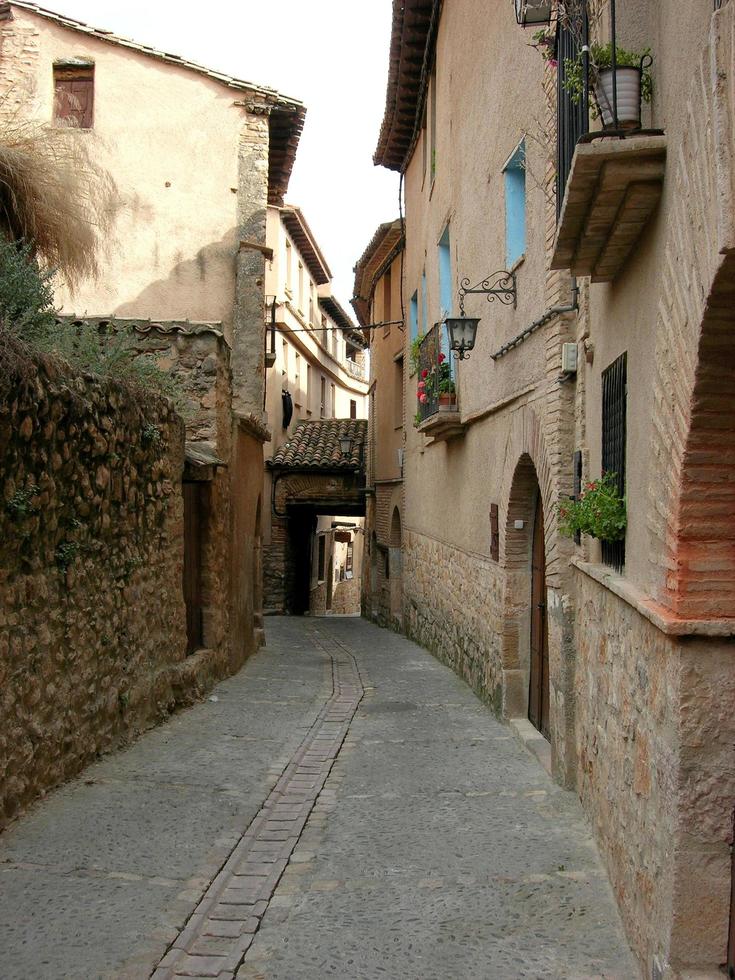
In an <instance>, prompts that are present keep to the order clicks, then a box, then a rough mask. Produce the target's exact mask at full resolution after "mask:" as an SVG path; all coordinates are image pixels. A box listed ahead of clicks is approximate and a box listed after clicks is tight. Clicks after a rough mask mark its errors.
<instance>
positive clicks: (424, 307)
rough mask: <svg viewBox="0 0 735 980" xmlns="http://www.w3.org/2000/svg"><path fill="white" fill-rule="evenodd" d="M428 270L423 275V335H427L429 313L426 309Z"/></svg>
mask: <svg viewBox="0 0 735 980" xmlns="http://www.w3.org/2000/svg"><path fill="white" fill-rule="evenodd" d="M426 302H427V300H426V269H424V271H423V272H422V273H421V333H422V334H424V333H426V325H427V323H428V312H427V309H426Z"/></svg>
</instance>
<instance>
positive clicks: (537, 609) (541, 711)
mask: <svg viewBox="0 0 735 980" xmlns="http://www.w3.org/2000/svg"><path fill="white" fill-rule="evenodd" d="M528 717H529V720H530V721H531V724H532V725H534V726H535V727H536V728H538V730H539V731H540V732H541V734H542V735H543V736H544V738H549V630H548V623H547V619H546V548H545V546H544V510H543V506H542V504H541V495H540V494H539V496H538V499H537V502H536V513H535V516H534V521H533V551H532V554H531V670H530V683H529V692H528Z"/></svg>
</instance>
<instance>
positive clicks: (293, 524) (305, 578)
mask: <svg viewBox="0 0 735 980" xmlns="http://www.w3.org/2000/svg"><path fill="white" fill-rule="evenodd" d="M315 530H316V515H315V514H314V512H313V511H311V510H294V512H293V513H292V514H291V515H290V520H289V531H290V551H291V562H292V567H293V589H292V590H291V612H292V613H293V614H294V615H295V616H303V615H304V614H305V613H307V612H308V611H309V599H310V596H309V586H310V580H311V541H312V534H313V533H314V531H315Z"/></svg>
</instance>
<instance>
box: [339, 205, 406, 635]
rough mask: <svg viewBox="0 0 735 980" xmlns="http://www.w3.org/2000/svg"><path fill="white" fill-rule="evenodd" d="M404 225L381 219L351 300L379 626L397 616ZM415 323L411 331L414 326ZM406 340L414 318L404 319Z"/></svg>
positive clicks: (368, 580) (368, 570)
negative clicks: (362, 348) (366, 368)
mask: <svg viewBox="0 0 735 980" xmlns="http://www.w3.org/2000/svg"><path fill="white" fill-rule="evenodd" d="M402 267H403V229H402V223H401V221H400V220H399V219H396V220H395V221H389V222H385V223H383V224H381V225H380V226H379V227H378V229H377V230H376V232H375V234H374V235H373V237H372V239H371V241H370V242H369V243H368V245H367V247H366V249H365V251H364V252H363V254H362V255H361V256H360V258H359V259H358V261H357V264H356V266H355V287H354V294H355V295H354V297H353V299H352V306H353V308H354V310H355V314H356V316H357V320H358V323H359V324H360V326H361V327H362V328H363V330H364V331H365V333H366V336H367V339H368V341H369V343H370V413H369V420H370V421H369V427H368V449H367V483H368V495H367V515H366V524H365V527H366V532H365V535H366V541H367V547H366V549H365V565H364V571H363V583H362V609H363V614H364V615H365V616H368V617H369V618H370V619H373V620H375V622H377V623H380V625H381V626H390V627H393V628H396V629H400V628H401V626H402V623H403V584H402V562H403V552H402V544H403V530H402V529H403V453H404V440H405V436H404V398H403V388H404V384H403V377H404V371H405V368H404V362H405V350H404V348H405V338H404V321H403V319H402V316H401V270H402ZM414 327H415V330H414ZM410 330H411V331H412V336H411V337H410V338H409V339H410V340H411V341H413V339H414V338H415V336H416V335H417V332H418V322H416V323H414V322H413V320H412V321H411V322H410Z"/></svg>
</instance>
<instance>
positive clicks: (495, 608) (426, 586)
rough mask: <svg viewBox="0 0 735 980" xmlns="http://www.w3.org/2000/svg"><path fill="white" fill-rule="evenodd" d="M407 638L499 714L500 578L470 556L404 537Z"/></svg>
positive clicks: (486, 564) (414, 535)
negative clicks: (454, 673)
mask: <svg viewBox="0 0 735 980" xmlns="http://www.w3.org/2000/svg"><path fill="white" fill-rule="evenodd" d="M403 582H404V596H405V598H404V623H405V631H406V634H407V635H408V636H409V637H410V638H411V639H413V640H415V641H416V642H417V643H420V644H421V645H422V646H424V647H426V649H428V650H431V652H432V653H433V654H434V655H435V656H437V657H438V658H439V659H440V660H442V661H443V662H444V663H446V664H449V665H450V666H451V667H452V668H453V669H454V670H455V671H456V672H457V673H458V674H459V675H460V677H463V678H464V680H465V681H466V682H467V683H468V684H469V685H470V687H471V688H472V689H473V690H474V691H475V692H476V693H477V694H478V695H479V696H480V697H481V698H483V699H484V700H485V701H487V702H490V703H491V704H492V705H493V707H494V709H495V710H496V711H497V713H498V714H500V711H501V707H502V666H501V650H500V642H501V640H500V636H499V634H498V632H497V629H494V628H493V625H492V624H493V623H495V624H499V623H501V622H502V607H503V606H502V604H503V588H502V572H501V570H500V568H499V566H498V565H496V564H495V563H494V562H492V561H490V560H489V559H487V558H484V557H483V556H481V555H475V554H470V553H468V552H465V551H461V550H460V549H459V548H455V547H452V546H451V545H449V544H445V543H444V542H441V541H437V540H435V539H433V538H429V537H426V536H425V535H422V534H418V533H417V532H415V531H412V530H406V531H405V532H404V555H403Z"/></svg>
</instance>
